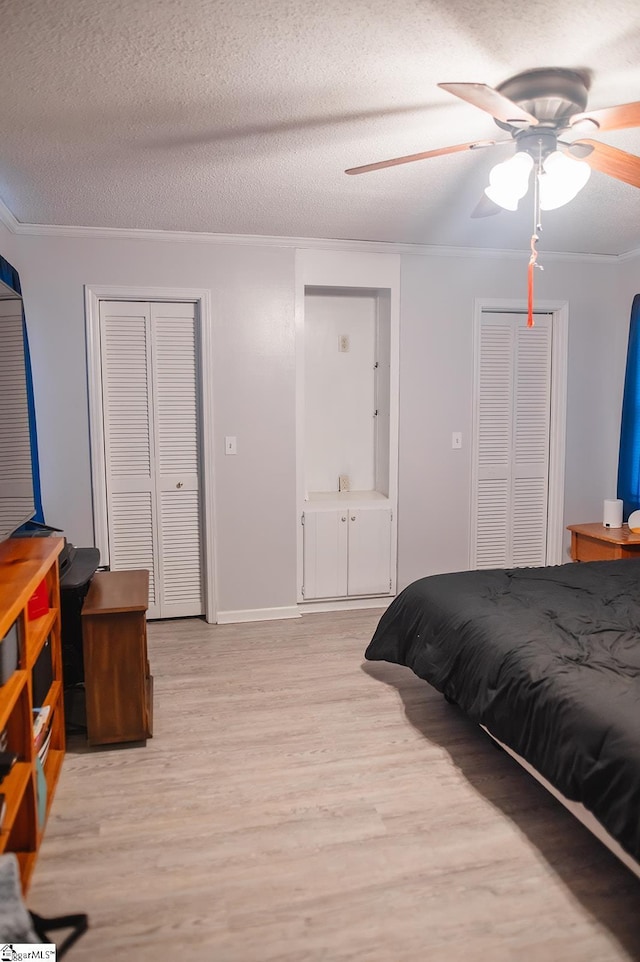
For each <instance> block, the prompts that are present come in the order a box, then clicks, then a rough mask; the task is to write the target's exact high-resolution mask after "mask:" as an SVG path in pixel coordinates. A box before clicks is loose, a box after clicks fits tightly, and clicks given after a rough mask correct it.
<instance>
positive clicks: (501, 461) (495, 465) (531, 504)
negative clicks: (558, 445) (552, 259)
mask: <svg viewBox="0 0 640 962" xmlns="http://www.w3.org/2000/svg"><path fill="white" fill-rule="evenodd" d="M551 323H552V318H551V315H547V314H536V315H535V326H534V327H533V328H527V327H526V315H523V314H515V313H504V314H500V313H483V315H482V320H481V322H480V331H479V336H478V340H477V344H478V357H477V359H476V363H477V368H476V390H475V430H474V451H473V458H474V491H473V505H472V517H473V530H472V551H471V564H472V566H473V567H477V568H493V567H516V566H524V565H543V564H545V563H546V551H547V509H548V486H549V480H548V478H549V430H550V405H551V333H552V329H551Z"/></svg>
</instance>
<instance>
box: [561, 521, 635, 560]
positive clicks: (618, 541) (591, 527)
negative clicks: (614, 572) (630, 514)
mask: <svg viewBox="0 0 640 962" xmlns="http://www.w3.org/2000/svg"><path fill="white" fill-rule="evenodd" d="M567 530H568V531H570V532H571V557H572V559H573V560H574V561H616V560H618V559H619V558H637V559H638V560H640V534H633V532H632V531H629V528H628V526H627V525H626V524H624V525H623V526H622V527H621V528H605V526H604V525H603V524H600V523H599V522H597V521H594V522H592V523H590V524H569V525H567Z"/></svg>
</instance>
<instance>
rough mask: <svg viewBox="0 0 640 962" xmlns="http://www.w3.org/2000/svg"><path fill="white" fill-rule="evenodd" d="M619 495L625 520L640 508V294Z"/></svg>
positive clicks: (622, 435)
mask: <svg viewBox="0 0 640 962" xmlns="http://www.w3.org/2000/svg"><path fill="white" fill-rule="evenodd" d="M618 497H619V498H621V499H622V501H623V502H624V508H623V514H624V520H625V521H626V520H627V518H628V517H629V515H630V514H631V512H632V511H637V510H638V509H639V508H640V294H636V296H635V297H634V298H633V304H632V306H631V322H630V324H629V346H628V348H627V370H626V374H625V379H624V395H623V398H622V424H621V427H620V456H619V461H618Z"/></svg>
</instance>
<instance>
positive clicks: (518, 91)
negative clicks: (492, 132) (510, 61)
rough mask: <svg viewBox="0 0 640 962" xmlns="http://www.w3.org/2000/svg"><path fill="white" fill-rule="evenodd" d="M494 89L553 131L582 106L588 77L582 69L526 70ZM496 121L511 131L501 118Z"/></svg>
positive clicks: (586, 94) (579, 111)
mask: <svg viewBox="0 0 640 962" xmlns="http://www.w3.org/2000/svg"><path fill="white" fill-rule="evenodd" d="M496 90H498V92H499V93H501V94H502V95H503V96H504V97H507V98H508V99H509V100H512V101H513V102H514V103H516V104H518V106H520V107H522V109H523V110H526V111H527V112H528V113H530V114H533V116H534V117H535V118H536V119H537V120H538V121H539V123H540V124H544V125H547V126H548V127H549V128H550V129H552V130H553V129H555V130H557V129H559V128H562V127H563V126H566V122H567V121H568V119H569V118H570V117H571V116H572V115H573V114H575V113H581V112H582V111H583V110H584V109H585V108H586V106H587V99H588V94H589V77H588V74H587V73H586V72H584V73H581V72H580V71H577V70H565V69H564V68H562V67H551V68H541V69H540V70H526V71H525V72H524V73H520V74H516V76H515V77H510V78H509V79H508V80H505V81H504V83H501V84H500V85H499V86H498V87H496ZM496 123H497V125H498V127H502V129H503V130H509V131H512V130H513V126H514V125H512V124H509V123H505V122H504V121H501V120H496Z"/></svg>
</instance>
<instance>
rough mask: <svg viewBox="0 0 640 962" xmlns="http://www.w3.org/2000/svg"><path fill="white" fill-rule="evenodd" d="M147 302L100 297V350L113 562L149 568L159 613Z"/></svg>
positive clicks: (153, 606)
mask: <svg viewBox="0 0 640 962" xmlns="http://www.w3.org/2000/svg"><path fill="white" fill-rule="evenodd" d="M149 339H150V316H149V307H148V305H147V304H138V303H129V302H112V301H102V302H101V304H100V350H101V371H102V404H103V415H104V417H103V424H104V444H105V466H106V487H107V515H108V530H109V555H110V565H111V568H112V569H113V570H114V571H117V570H123V569H131V568H147V569H148V571H149V615H150V616H151V617H153V616H154V615H156V616H157V609H156V606H157V599H156V593H157V587H158V568H157V557H158V551H157V533H156V526H155V523H154V522H155V498H156V492H155V484H154V479H153V462H154V450H153V422H152V407H153V402H152V393H151V391H152V389H151V369H150V352H149Z"/></svg>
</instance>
